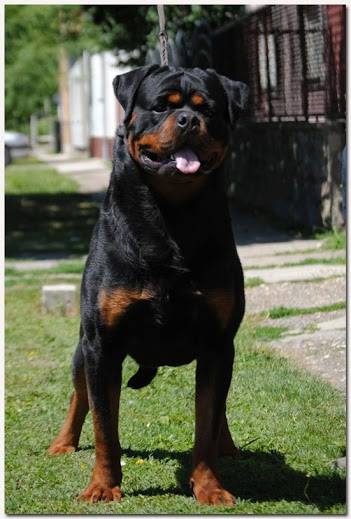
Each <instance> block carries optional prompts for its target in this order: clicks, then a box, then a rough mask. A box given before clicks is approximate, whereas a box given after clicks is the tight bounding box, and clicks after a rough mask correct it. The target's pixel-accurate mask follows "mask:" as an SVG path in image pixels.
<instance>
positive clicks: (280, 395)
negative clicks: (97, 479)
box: [5, 268, 345, 515]
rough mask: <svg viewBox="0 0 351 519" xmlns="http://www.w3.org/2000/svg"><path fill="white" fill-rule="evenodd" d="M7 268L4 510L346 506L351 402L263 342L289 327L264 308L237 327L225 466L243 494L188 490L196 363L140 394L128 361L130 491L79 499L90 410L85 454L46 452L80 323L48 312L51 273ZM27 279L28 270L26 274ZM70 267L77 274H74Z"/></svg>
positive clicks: (309, 509) (125, 428)
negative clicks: (213, 503) (269, 317)
mask: <svg viewBox="0 0 351 519" xmlns="http://www.w3.org/2000/svg"><path fill="white" fill-rule="evenodd" d="M67 270H70V269H67ZM72 270H73V271H74V270H75V268H73V269H72ZM9 274H11V278H12V283H11V284H10V286H8V287H7V291H6V292H7V294H6V332H5V333H6V512H7V513H8V514H87V513H88V514H105V515H106V514H121V513H125V514H143V513H145V514H146V513H149V514H178V513H179V514H181V513H182V514H199V515H206V514H213V513H214V512H215V511H216V513H221V514H224V513H227V514H332V513H334V514H343V513H345V474H343V473H342V472H340V471H339V470H338V469H334V468H333V466H332V462H333V460H334V459H335V458H337V457H340V456H343V455H344V454H345V416H344V410H345V405H344V400H343V398H342V396H341V395H340V394H339V393H338V392H337V391H336V390H334V389H332V388H331V387H330V386H329V385H327V384H326V383H323V382H321V381H320V380H319V379H316V378H314V377H312V376H309V375H306V374H304V373H302V372H300V371H298V370H297V369H295V368H294V367H293V366H292V365H291V364H289V362H288V361H287V360H285V359H281V358H279V357H277V356H275V355H274V354H272V353H269V352H268V351H267V350H266V349H265V348H264V346H263V344H264V341H265V339H266V336H267V334H268V336H272V334H273V336H274V335H275V334H278V335H279V333H280V332H281V330H280V329H278V330H277V331H276V332H275V331H274V329H272V330H266V329H263V331H262V330H258V328H259V327H260V324H262V323H260V317H256V318H255V319H251V320H246V322H245V324H244V326H243V327H242V329H241V331H240V333H239V337H238V340H237V355H236V362H235V370H234V379H233V383H232V387H231V390H230V393H229V401H228V415H229V423H230V426H231V430H232V433H233V436H234V438H235V441H236V443H237V445H238V446H240V447H241V448H242V454H241V457H240V458H238V459H236V460H231V459H224V460H223V461H221V463H220V473H221V474H222V480H223V483H224V484H225V486H226V487H227V488H228V489H229V490H231V491H232V492H233V493H234V494H235V495H236V497H237V505H236V507H235V508H229V509H224V508H216V509H215V510H214V509H213V508H210V507H206V506H200V505H198V504H196V502H195V501H194V500H193V498H192V497H191V495H190V492H189V486H188V475H189V470H190V464H191V447H192V441H193V401H194V383H193V381H194V364H191V365H189V366H186V367H183V368H176V369H174V368H162V369H161V370H160V372H159V374H158V375H157V377H156V379H155V380H154V381H153V382H152V384H151V385H150V386H148V387H146V388H144V389H142V390H139V391H134V390H132V389H129V388H126V387H125V384H126V381H127V380H128V377H129V376H130V375H131V374H132V373H133V372H134V370H135V364H134V362H133V361H132V360H128V361H127V362H126V363H125V366H124V374H123V380H124V384H123V385H124V387H123V390H122V400H121V426H120V429H121V443H122V448H123V456H122V459H123V462H124V467H123V470H124V479H123V490H124V493H125V497H124V499H123V501H122V503H120V504H117V503H110V504H104V503H99V504H95V505H89V504H86V503H82V502H78V501H76V500H75V496H76V495H77V494H78V493H79V492H80V491H82V489H83V488H84V487H85V485H86V484H87V482H88V480H89V477H90V472H91V470H92V467H93V463H94V449H93V434H92V424H91V417H90V416H88V419H87V422H86V424H85V427H84V428H83V433H82V438H81V444H80V446H81V450H80V451H78V452H76V453H74V454H70V455H66V456H63V457H55V458H50V457H48V456H47V454H46V449H47V447H48V446H49V444H50V442H51V440H52V438H53V437H54V436H55V434H56V433H57V432H58V429H59V427H60V425H61V423H62V420H63V418H64V416H65V412H66V410H67V404H68V400H69V395H70V392H71V385H70V359H71V355H72V352H73V349H74V345H75V343H76V340H77V336H78V325H79V320H78V317H75V318H64V317H55V316H50V315H46V314H44V313H43V312H42V309H41V303H40V287H41V284H43V283H45V282H46V281H47V279H48V276H49V274H48V273H44V272H43V273H42V275H41V277H39V276H35V275H33V277H32V282H31V283H24V282H23V281H24V279H23V275H18V276H16V272H14V271H10V272H9ZM63 275H64V273H63V274H60V273H59V272H57V273H56V274H55V273H54V272H53V273H51V275H50V276H51V277H50V282H53V283H56V282H60V281H62V279H64V280H67V278H62V277H60V276H63ZM65 275H66V276H67V275H68V274H67V271H66V274H65ZM30 276H31V273H26V279H27V280H28V279H30ZM72 276H73V277H72V280H73V282H76V283H79V279H77V274H74V272H73V273H72ZM72 280H70V282H72ZM253 341H255V342H253Z"/></svg>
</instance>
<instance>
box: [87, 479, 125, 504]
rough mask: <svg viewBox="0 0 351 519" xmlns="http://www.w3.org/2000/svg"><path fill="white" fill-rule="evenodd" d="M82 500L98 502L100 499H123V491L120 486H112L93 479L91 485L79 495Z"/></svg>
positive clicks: (106, 500)
mask: <svg viewBox="0 0 351 519" xmlns="http://www.w3.org/2000/svg"><path fill="white" fill-rule="evenodd" d="M77 499H78V500H80V501H88V502H89V503H97V502H98V501H105V502H108V501H121V499H122V491H121V489H120V487H119V486H115V487H110V486H109V485H107V484H104V483H100V482H98V481H92V482H91V483H90V485H88V487H87V488H86V489H85V490H84V492H82V493H81V494H80V496H78V498H77Z"/></svg>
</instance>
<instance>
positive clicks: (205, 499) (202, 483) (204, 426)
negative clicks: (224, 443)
mask: <svg viewBox="0 0 351 519" xmlns="http://www.w3.org/2000/svg"><path fill="white" fill-rule="evenodd" d="M233 357H234V350H233V346H232V344H228V346H227V347H226V350H225V351H224V352H221V353H213V354H206V355H202V356H201V357H200V358H198V361H197V367H196V402H195V418H196V425H195V446H194V452H193V463H194V467H193V472H192V475H191V479H190V482H191V485H192V490H193V494H194V496H195V498H196V499H197V500H198V501H199V502H200V503H204V504H212V505H223V504H224V505H231V506H232V505H234V504H235V498H234V496H232V495H231V494H230V493H229V492H228V491H227V490H225V489H224V488H223V487H222V485H221V483H220V482H219V479H218V476H217V473H216V461H217V455H218V441H219V437H220V431H221V427H222V422H223V415H224V412H225V402H226V398H227V393H228V389H229V385H230V381H231V376H232V366H233Z"/></svg>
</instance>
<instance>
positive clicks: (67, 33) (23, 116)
mask: <svg viewBox="0 0 351 519" xmlns="http://www.w3.org/2000/svg"><path fill="white" fill-rule="evenodd" d="M100 44H101V40H100V30H99V28H98V26H96V25H95V24H93V23H92V22H91V21H90V17H89V15H88V14H87V13H85V12H84V11H82V9H81V7H80V6H78V5H28V4H27V5H7V6H5V51H6V52H5V66H6V74H5V116H6V128H7V129H14V130H18V129H20V128H22V127H23V125H24V124H27V123H28V120H29V117H30V115H31V114H32V113H34V112H41V111H42V110H43V106H44V100H45V99H50V98H52V97H53V96H54V95H55V94H56V93H57V89H58V58H59V49H60V48H61V47H64V48H66V49H67V50H68V52H69V54H70V55H71V56H72V57H74V56H78V55H79V54H80V53H81V52H82V50H83V49H90V50H93V49H94V48H95V49H97V48H99V45H100Z"/></svg>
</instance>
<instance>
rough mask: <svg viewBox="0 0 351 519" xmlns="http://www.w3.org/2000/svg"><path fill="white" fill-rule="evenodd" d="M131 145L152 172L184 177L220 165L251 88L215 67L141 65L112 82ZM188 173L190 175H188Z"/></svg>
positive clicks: (143, 165) (132, 153)
mask: <svg viewBox="0 0 351 519" xmlns="http://www.w3.org/2000/svg"><path fill="white" fill-rule="evenodd" d="M113 86H114V90H115V94H116V97H117V99H118V100H119V102H120V103H121V105H122V106H123V108H124V110H125V120H124V124H125V128H126V135H127V139H128V149H129V153H130V155H131V156H132V158H133V159H134V160H135V161H136V162H137V163H138V164H139V166H140V167H141V168H142V169H143V170H144V171H147V172H148V173H152V174H155V175H167V176H168V175H169V176H173V177H184V175H188V176H190V175H192V176H200V175H202V174H207V173H210V172H211V171H213V170H214V169H216V168H217V167H218V166H219V165H220V164H221V162H222V161H223V159H224V156H225V152H226V149H227V146H228V139H229V131H230V127H232V126H233V125H234V123H235V121H236V119H237V117H238V115H239V113H240V112H241V111H242V110H243V109H244V107H245V104H246V100H247V96H248V88H247V86H246V85H245V84H243V83H240V82H238V81H232V80H230V79H228V78H226V77H224V76H220V75H219V74H217V73H216V72H215V71H214V70H210V69H208V70H206V71H205V70H201V69H198V68H195V69H174V68H169V67H159V66H158V65H152V66H148V67H141V68H139V69H136V70H133V71H131V72H128V73H126V74H123V75H121V76H117V77H116V78H115V79H114V82H113ZM188 178H189V177H188Z"/></svg>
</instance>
